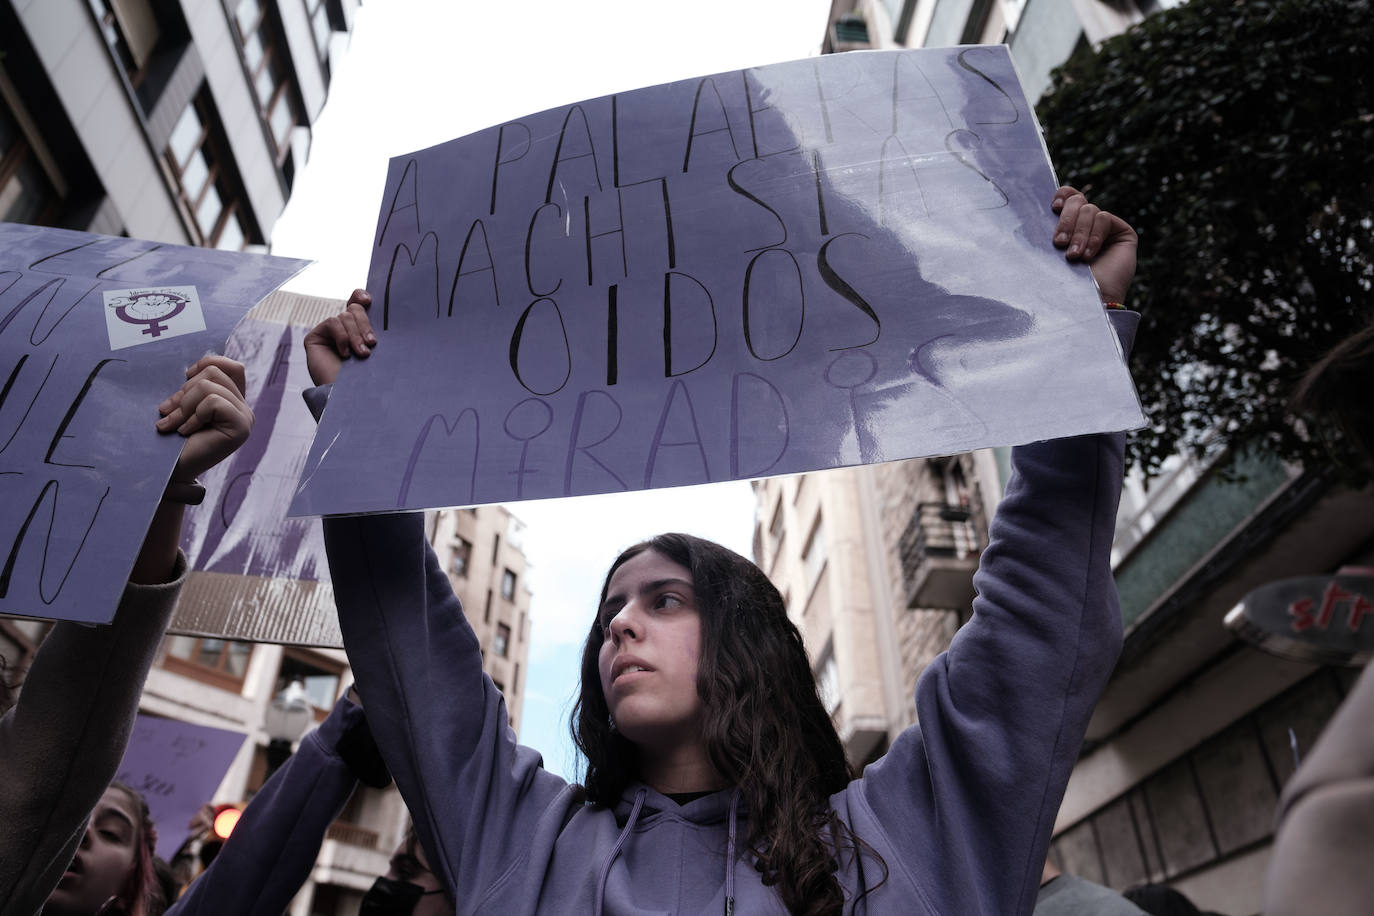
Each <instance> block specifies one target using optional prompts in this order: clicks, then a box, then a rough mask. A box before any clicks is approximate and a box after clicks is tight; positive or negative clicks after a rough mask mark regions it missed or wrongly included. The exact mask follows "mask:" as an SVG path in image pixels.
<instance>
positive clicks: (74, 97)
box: [0, 0, 360, 249]
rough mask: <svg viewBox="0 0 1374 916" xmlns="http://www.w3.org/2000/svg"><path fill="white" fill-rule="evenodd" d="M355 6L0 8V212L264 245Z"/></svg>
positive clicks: (253, 2) (103, 1)
mask: <svg viewBox="0 0 1374 916" xmlns="http://www.w3.org/2000/svg"><path fill="white" fill-rule="evenodd" d="M359 2H360V0H279V2H276V0H4V2H0V219H3V220H5V221H7V222H22V223H34V224H39V225H51V226H60V227H64V228H68V229H79V230H83V231H89V232H100V233H104V234H106V235H129V236H132V237H134V238H142V239H150V240H153V241H162V242H175V243H179V244H184V245H209V246H217V247H220V248H230V249H240V248H259V247H261V246H265V245H267V244H269V243H270V241H271V231H272V225H273V223H275V222H276V220H277V217H278V216H280V215H281V212H282V209H283V208H284V207H285V206H286V200H287V198H288V196H289V195H290V193H291V186H292V183H293V182H294V180H295V176H296V173H297V172H298V171H299V170H300V169H301V168H302V167H303V166H304V164H305V159H306V156H307V155H308V153H309V149H310V124H311V122H312V121H313V120H314V119H315V117H316V116H317V115H318V114H319V113H320V109H321V108H322V107H323V106H324V101H325V96H326V93H327V91H328V88H329V77H330V71H331V68H332V67H333V66H334V63H335V59H336V58H337V56H338V55H339V54H340V53H341V52H342V50H343V48H344V46H346V44H347V41H348V30H349V29H350V28H351V27H352V22H353V14H354V11H355V10H356V9H357V7H358V5H359Z"/></svg>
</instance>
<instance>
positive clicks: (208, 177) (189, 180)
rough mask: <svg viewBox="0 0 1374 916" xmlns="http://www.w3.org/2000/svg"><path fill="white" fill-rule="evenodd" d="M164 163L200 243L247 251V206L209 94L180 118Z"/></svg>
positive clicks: (183, 213)
mask: <svg viewBox="0 0 1374 916" xmlns="http://www.w3.org/2000/svg"><path fill="white" fill-rule="evenodd" d="M163 160H164V162H165V164H166V165H167V167H168V168H169V169H170V171H171V177H172V180H173V182H174V184H175V186H176V189H177V200H178V203H179V204H180V207H181V211H182V218H183V219H184V220H186V221H187V222H188V224H189V227H190V228H191V229H192V230H193V235H194V236H195V240H196V243H197V244H199V245H205V246H207V247H213V248H227V249H230V250H232V251H237V250H239V249H241V248H243V246H244V244H245V243H246V242H247V241H248V233H247V232H246V231H245V225H244V217H245V211H246V209H247V205H246V204H245V203H244V202H243V191H242V188H241V187H240V185H239V182H238V175H237V173H236V172H235V171H234V168H233V158H232V157H231V156H230V155H229V145H228V144H227V143H226V142H225V141H224V132H223V130H222V129H221V128H220V126H219V119H218V118H217V117H215V114H214V111H213V109H212V108H211V106H210V102H209V99H208V96H207V95H206V93H205V91H204V90H202V91H201V92H200V93H199V94H198V95H197V96H196V98H195V99H194V100H193V101H192V102H191V104H190V105H188V106H186V110H185V111H183V112H182V113H181V117H180V118H178V119H177V123H176V126H175V127H173V128H172V135H171V137H170V138H169V139H168V141H167V150H166V152H165V153H164V154H163Z"/></svg>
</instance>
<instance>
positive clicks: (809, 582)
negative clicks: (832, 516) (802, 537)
mask: <svg viewBox="0 0 1374 916" xmlns="http://www.w3.org/2000/svg"><path fill="white" fill-rule="evenodd" d="M802 565H803V566H804V567H805V568H806V586H807V588H814V587H815V585H816V580H817V579H819V578H820V577H821V570H822V569H824V568H825V523H824V519H822V518H821V517H820V516H819V515H817V516H816V526H815V527H814V528H812V529H811V538H810V540H808V541H807V542H806V551H805V552H804V553H803V554H802Z"/></svg>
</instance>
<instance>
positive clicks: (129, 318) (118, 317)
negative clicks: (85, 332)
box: [105, 286, 205, 350]
mask: <svg viewBox="0 0 1374 916" xmlns="http://www.w3.org/2000/svg"><path fill="white" fill-rule="evenodd" d="M105 330H106V331H108V332H109V335H110V349H111V350H123V349H124V348H125V347H136V346H138V345H139V344H146V343H152V342H154V341H158V340H166V339H167V338H170V337H180V336H181V335H182V334H194V333H195V332H197V331H203V330H205V315H204V313H202V312H201V310H200V297H199V296H198V295H196V288H195V287H194V286H162V287H157V288H149V289H116V290H108V291H106V293H105Z"/></svg>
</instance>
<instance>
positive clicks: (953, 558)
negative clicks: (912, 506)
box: [899, 502, 981, 608]
mask: <svg viewBox="0 0 1374 916" xmlns="http://www.w3.org/2000/svg"><path fill="white" fill-rule="evenodd" d="M970 517H971V513H970V511H969V509H968V508H967V507H966V506H954V505H950V504H948V503H941V502H924V503H918V504H917V506H916V511H915V512H914V513H912V516H911V521H910V522H909V523H908V524H907V527H906V531H904V532H902V538H901V541H900V542H899V550H900V552H901V561H902V578H903V580H904V581H905V582H906V586H907V606H908V607H913V608H918V607H920V608H961V607H965V606H966V605H967V604H968V603H969V602H970V601H971V600H973V572H974V570H975V569H977V568H978V554H979V551H980V549H981V544H980V542H979V538H978V529H977V528H976V527H975V526H974V524H973V522H972V521H971V520H970Z"/></svg>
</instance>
